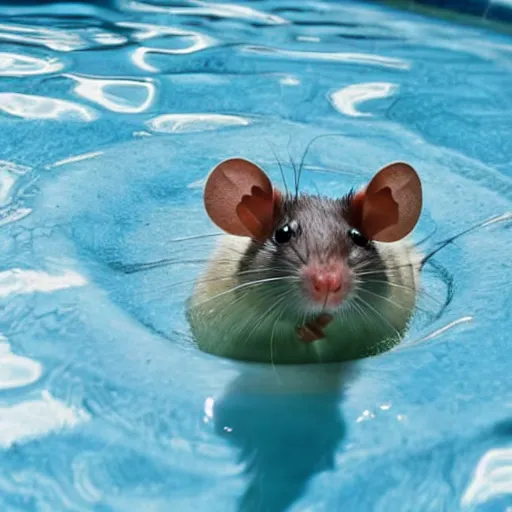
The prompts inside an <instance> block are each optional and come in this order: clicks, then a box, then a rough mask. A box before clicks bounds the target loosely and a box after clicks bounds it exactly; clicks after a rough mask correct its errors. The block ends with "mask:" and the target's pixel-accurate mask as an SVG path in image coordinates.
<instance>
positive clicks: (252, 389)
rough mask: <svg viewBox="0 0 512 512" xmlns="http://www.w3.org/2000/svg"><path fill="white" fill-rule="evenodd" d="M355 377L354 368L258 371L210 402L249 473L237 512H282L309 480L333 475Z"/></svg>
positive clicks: (219, 426)
mask: <svg viewBox="0 0 512 512" xmlns="http://www.w3.org/2000/svg"><path fill="white" fill-rule="evenodd" d="M354 375H355V367H354V366H351V365H344V366H340V365H325V366H324V365H322V366H321V367H320V366H319V367H318V368H313V367H303V368H300V367H294V368H291V367H290V368H285V367H278V368H275V369H273V368H270V367H268V368H266V367H265V368H261V367H258V369H257V370H254V371H253V372H252V374H251V373H244V374H242V375H240V376H239V377H238V378H237V379H236V380H235V381H234V382H233V383H232V384H231V386H230V388H229V391H228V392H227V393H226V395H225V396H224V397H222V398H221V399H220V400H219V401H217V402H216V403H215V404H212V403H211V402H209V403H208V404H205V406H207V407H205V412H206V409H207V410H209V411H210V415H211V417H212V418H213V419H214V421H215V428H216V432H217V433H218V435H220V436H222V437H224V438H225V439H227V440H228V441H229V442H230V443H231V444H232V445H233V446H234V447H236V448H237V450H238V452H239V454H240V459H241V462H242V463H243V465H244V468H245V476H246V480H247V482H248V483H247V486H246V489H245V491H244V494H243V497H242V498H241V499H240V502H239V505H238V510H239V511H240V512H252V511H262V512H281V511H284V510H286V509H287V508H288V507H289V506H290V505H291V504H292V503H294V502H295V501H296V500H297V499H298V498H300V496H301V495H302V493H303V492H304V490H305V488H306V485H307V484H308V482H309V480H310V479H311V478H313V477H314V476H315V475H317V474H318V473H321V472H324V471H329V470H333V469H334V454H335V452H336V449H337V447H338V445H339V443H340V442H341V441H342V440H343V438H344V435H345V429H346V427H345V422H344V420H343V417H342V415H341V411H340V402H341V400H342V396H340V395H342V388H343V384H346V383H347V382H348V381H349V380H350V379H352V378H353V377H354Z"/></svg>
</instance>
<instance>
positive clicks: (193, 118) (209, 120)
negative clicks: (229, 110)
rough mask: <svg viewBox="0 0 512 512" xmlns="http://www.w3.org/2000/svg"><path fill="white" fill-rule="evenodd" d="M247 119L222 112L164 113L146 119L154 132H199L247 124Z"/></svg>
mask: <svg viewBox="0 0 512 512" xmlns="http://www.w3.org/2000/svg"><path fill="white" fill-rule="evenodd" d="M249 124H250V121H249V119H247V118H245V117H240V116H228V115H222V114H164V115H161V116H158V117H155V118H154V119H151V120H150V121H148V125H149V127H150V128H151V130H152V131H154V132H160V133H172V132H179V133H182V132H200V131H209V130H218V129H219V128H225V127H228V126H247V125H249Z"/></svg>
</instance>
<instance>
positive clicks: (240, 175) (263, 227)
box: [204, 158, 281, 240]
mask: <svg viewBox="0 0 512 512" xmlns="http://www.w3.org/2000/svg"><path fill="white" fill-rule="evenodd" d="M280 201H281V194H280V192H279V191H278V190H277V189H274V187H273V186H272V183H271V181H270V180H269V178H268V176H267V175H266V174H265V173H264V172H263V171H262V170H261V169H260V168H259V167H258V166H257V165H255V164H253V163H252V162H249V161H248V160H244V159H242V158H231V159H229V160H224V161H223V162H221V163H220V164H219V165H217V167H215V168H214V169H213V171H212V172H211V173H210V175H209V176H208V179H207V180H206V185H205V189H204V206H205V209H206V212H207V213H208V215H209V217H210V218H211V219H212V221H213V222H214V223H215V224H216V225H217V226H218V227H219V228H221V229H222V230H224V231H226V233H229V234H231V235H238V236H250V237H253V238H256V239H258V240H264V239H266V238H268V237H269V236H270V235H271V234H272V231H273V228H274V220H275V211H276V207H277V206H278V204H279V202H280Z"/></svg>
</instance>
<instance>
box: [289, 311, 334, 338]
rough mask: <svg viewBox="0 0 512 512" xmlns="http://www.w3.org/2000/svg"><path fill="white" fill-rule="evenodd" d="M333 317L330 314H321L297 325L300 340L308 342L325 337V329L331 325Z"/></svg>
mask: <svg viewBox="0 0 512 512" xmlns="http://www.w3.org/2000/svg"><path fill="white" fill-rule="evenodd" d="M332 319H333V318H332V316H331V315H328V314H322V315H319V316H317V317H316V318H314V319H313V320H310V321H309V322H308V323H307V324H305V325H303V326H301V327H297V329H296V332H297V336H298V337H299V339H300V340H302V341H305V342H308V343H310V342H312V341H315V340H320V339H322V338H325V334H324V332H323V329H324V328H325V327H327V325H329V323H330V322H331V321H332Z"/></svg>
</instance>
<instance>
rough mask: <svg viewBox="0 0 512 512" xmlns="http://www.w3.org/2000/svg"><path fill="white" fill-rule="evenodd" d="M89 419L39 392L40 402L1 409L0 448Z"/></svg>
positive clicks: (85, 415) (47, 393)
mask: <svg viewBox="0 0 512 512" xmlns="http://www.w3.org/2000/svg"><path fill="white" fill-rule="evenodd" d="M89 419H90V416H89V415H88V414H87V413H86V412H85V411H83V410H80V409H75V408H70V407H67V406H66V405H65V404H63V403H62V402H61V401H60V400H57V399H55V398H54V397H53V396H52V395H51V394H50V393H49V392H48V391H42V392H41V394H40V397H39V398H36V399H32V400H26V401H24V402H21V403H18V404H15V405H6V406H0V447H1V448H4V449H6V448H9V447H11V446H12V445H13V444H14V443H21V442H26V441H30V440H32V439H36V438H39V437H41V436H44V435H47V434H49V433H50V432H53V431H58V430H61V429H63V428H70V427H74V426H76V425H78V424H79V423H82V422H84V421H88V420H89Z"/></svg>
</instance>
